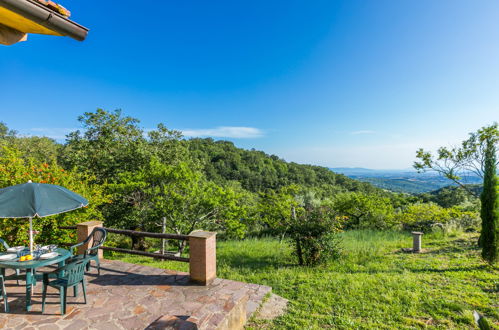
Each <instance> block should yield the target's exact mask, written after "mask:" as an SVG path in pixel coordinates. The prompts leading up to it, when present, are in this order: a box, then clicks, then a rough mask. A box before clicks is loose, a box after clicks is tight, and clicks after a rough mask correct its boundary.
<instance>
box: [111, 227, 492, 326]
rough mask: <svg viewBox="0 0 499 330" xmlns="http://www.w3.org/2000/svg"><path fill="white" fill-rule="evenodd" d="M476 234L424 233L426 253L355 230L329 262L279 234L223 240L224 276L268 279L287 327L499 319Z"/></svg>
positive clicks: (406, 242) (387, 236)
mask: <svg viewBox="0 0 499 330" xmlns="http://www.w3.org/2000/svg"><path fill="white" fill-rule="evenodd" d="M476 240H477V235H476V234H457V235H455V236H454V237H441V235H440V237H438V236H432V235H425V236H423V248H425V252H424V253H422V254H406V253H402V252H400V249H401V248H402V247H410V246H411V244H412V240H411V237H410V235H408V234H403V233H398V232H371V231H351V232H346V233H344V234H343V246H344V256H343V258H341V259H340V260H338V261H334V262H331V263H329V264H327V265H324V266H319V267H313V268H307V267H298V266H296V265H295V262H294V259H293V257H292V256H291V253H290V249H289V247H287V246H286V245H285V244H280V243H279V241H278V240H275V239H248V240H244V241H227V242H219V243H218V275H219V277H223V278H228V279H233V280H238V281H245V282H252V283H259V284H265V285H269V286H271V287H272V288H273V291H274V293H276V294H278V295H280V296H283V297H285V298H287V299H289V300H290V306H289V310H288V312H287V314H285V315H284V316H282V317H280V318H278V319H276V320H274V321H273V323H271V324H266V323H252V324H253V325H252V326H253V327H267V328H282V329H323V328H340V329H352V328H357V329H373V328H378V329H379V328H381V329H410V328H424V327H429V328H441V329H449V328H460V329H461V328H475V326H474V321H473V315H472V312H473V310H477V311H478V312H480V313H482V314H484V315H485V316H486V317H487V319H488V320H489V321H490V322H491V323H495V325H496V326H498V324H499V270H498V269H497V267H496V268H492V267H490V266H487V265H485V264H484V263H483V262H482V261H481V260H480V258H479V250H478V249H477V248H476V243H475V242H476ZM112 258H120V259H122V260H124V261H128V262H134V263H141V264H149V265H152V266H156V267H164V268H169V269H178V270H185V271H187V265H186V264H183V263H177V262H155V261H152V260H151V259H149V258H141V257H132V256H126V257H125V256H118V255H115V256H114V257H112Z"/></svg>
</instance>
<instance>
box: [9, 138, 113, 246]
mask: <svg viewBox="0 0 499 330" xmlns="http://www.w3.org/2000/svg"><path fill="white" fill-rule="evenodd" d="M28 180H32V181H33V182H39V183H50V184H56V185H61V186H63V187H65V188H68V189H69V190H72V191H75V192H76V193H78V194H80V195H82V196H84V197H85V198H87V199H88V200H89V205H88V207H85V208H82V209H78V210H75V211H72V212H67V213H63V214H59V215H55V216H50V217H46V218H40V219H38V218H37V219H35V220H34V221H33V225H34V230H36V231H39V232H40V233H39V234H38V236H37V237H36V241H37V242H38V243H60V242H70V243H74V242H75V239H76V237H75V234H74V233H71V232H67V231H63V230H61V229H59V226H71V225H75V224H76V223H79V222H84V221H89V220H95V219H101V218H102V214H101V211H100V207H101V206H102V205H103V204H104V203H106V202H108V200H109V199H108V196H107V195H106V194H105V192H104V191H103V187H102V186H100V185H95V184H92V183H91V182H92V181H93V178H92V177H91V176H88V175H87V174H84V173H80V172H77V171H66V170H64V169H63V168H62V167H60V166H59V165H58V164H56V163H52V164H49V163H40V162H38V161H37V160H35V159H25V158H23V157H22V152H21V151H19V150H17V149H14V148H13V147H12V146H11V147H6V146H3V147H0V188H4V187H8V186H12V185H16V184H20V183H26V182H27V181H28ZM0 237H2V238H4V239H6V240H8V241H9V243H11V244H19V245H20V244H26V243H27V242H28V221H26V219H0Z"/></svg>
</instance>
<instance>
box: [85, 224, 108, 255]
mask: <svg viewBox="0 0 499 330" xmlns="http://www.w3.org/2000/svg"><path fill="white" fill-rule="evenodd" d="M89 237H92V245H91V246H89V247H88V249H87V251H88V253H87V255H92V256H94V255H97V253H98V251H99V247H101V246H102V245H103V244H104V242H105V241H106V238H107V231H106V230H105V229H104V228H99V227H97V228H94V230H92V233H91V234H90V236H89Z"/></svg>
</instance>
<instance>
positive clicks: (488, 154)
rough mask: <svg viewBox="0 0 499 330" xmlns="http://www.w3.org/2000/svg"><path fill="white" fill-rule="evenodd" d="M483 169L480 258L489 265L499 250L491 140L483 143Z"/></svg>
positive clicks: (496, 200) (493, 155) (494, 171)
mask: <svg viewBox="0 0 499 330" xmlns="http://www.w3.org/2000/svg"><path fill="white" fill-rule="evenodd" d="M484 151H485V161H484V162H485V169H484V172H485V173H484V174H485V175H484V180H483V191H482V194H481V196H480V200H481V202H482V208H481V212H480V215H481V218H482V235H481V236H480V243H481V246H482V257H483V259H485V260H486V261H488V262H489V263H494V262H496V261H497V260H498V257H499V256H498V252H499V251H498V249H499V199H498V198H499V195H498V193H497V189H498V186H497V184H498V182H497V174H496V173H497V166H496V164H497V163H496V146H495V143H494V141H493V140H492V139H490V138H489V139H487V140H486V141H485V149H484Z"/></svg>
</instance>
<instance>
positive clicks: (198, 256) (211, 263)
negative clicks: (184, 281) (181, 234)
mask: <svg viewBox="0 0 499 330" xmlns="http://www.w3.org/2000/svg"><path fill="white" fill-rule="evenodd" d="M216 235H217V233H212V232H208V231H193V232H192V233H191V234H190V235H189V273H190V278H191V281H193V282H196V283H200V284H202V285H208V284H210V283H211V282H212V281H213V280H214V279H215V278H216V277H217V239H216Z"/></svg>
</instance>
